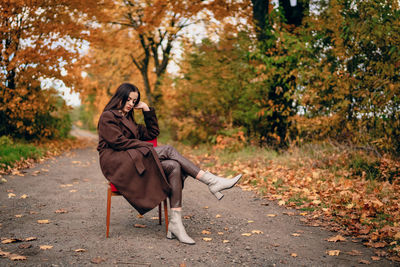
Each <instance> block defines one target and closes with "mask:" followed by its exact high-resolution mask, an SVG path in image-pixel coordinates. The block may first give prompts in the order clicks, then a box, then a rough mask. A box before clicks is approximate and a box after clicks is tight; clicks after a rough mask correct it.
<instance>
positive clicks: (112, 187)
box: [110, 183, 119, 193]
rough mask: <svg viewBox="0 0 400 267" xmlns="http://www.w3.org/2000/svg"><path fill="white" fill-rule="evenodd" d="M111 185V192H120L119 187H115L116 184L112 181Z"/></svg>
mask: <svg viewBox="0 0 400 267" xmlns="http://www.w3.org/2000/svg"><path fill="white" fill-rule="evenodd" d="M110 186H111V192H113V193H119V192H118V189H117V188H115V186H114V185H113V184H112V183H110Z"/></svg>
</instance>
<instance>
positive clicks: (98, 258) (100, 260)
mask: <svg viewBox="0 0 400 267" xmlns="http://www.w3.org/2000/svg"><path fill="white" fill-rule="evenodd" d="M103 261H106V260H105V259H103V258H100V257H96V258H93V259H91V260H90V262H91V263H94V264H99V263H102V262H103Z"/></svg>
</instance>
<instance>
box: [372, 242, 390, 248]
mask: <svg viewBox="0 0 400 267" xmlns="http://www.w3.org/2000/svg"><path fill="white" fill-rule="evenodd" d="M369 246H371V247H373V248H384V247H386V243H384V242H377V243H372V244H369Z"/></svg>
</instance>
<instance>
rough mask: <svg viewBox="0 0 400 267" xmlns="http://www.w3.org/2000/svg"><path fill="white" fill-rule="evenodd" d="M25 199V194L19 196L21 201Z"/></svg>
mask: <svg viewBox="0 0 400 267" xmlns="http://www.w3.org/2000/svg"><path fill="white" fill-rule="evenodd" d="M27 197H28V195H27V194H23V195H22V196H20V198H21V199H25V198H27Z"/></svg>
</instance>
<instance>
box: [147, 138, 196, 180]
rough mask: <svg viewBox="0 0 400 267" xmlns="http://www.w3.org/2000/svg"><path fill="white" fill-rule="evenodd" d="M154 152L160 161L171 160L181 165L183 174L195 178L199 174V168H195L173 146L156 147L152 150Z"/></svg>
mask: <svg viewBox="0 0 400 267" xmlns="http://www.w3.org/2000/svg"><path fill="white" fill-rule="evenodd" d="M154 150H155V151H156V152H157V154H158V157H159V159H160V160H161V161H163V160H167V159H173V160H175V161H177V162H178V163H179V164H180V165H181V168H182V170H183V171H184V173H185V174H187V175H190V176H192V177H194V178H195V177H197V175H198V174H199V173H200V172H201V170H200V168H199V167H197V166H196V165H195V164H194V163H193V162H191V161H190V160H188V159H187V158H185V157H184V156H182V155H181V154H180V153H179V152H178V151H177V150H176V149H175V148H174V147H173V146H170V145H165V146H157V147H155V148H154Z"/></svg>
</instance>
